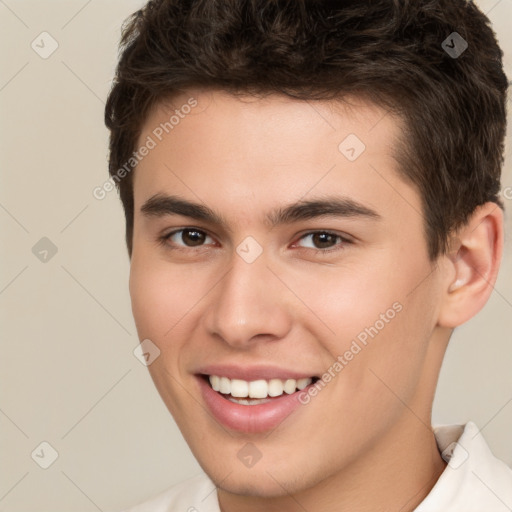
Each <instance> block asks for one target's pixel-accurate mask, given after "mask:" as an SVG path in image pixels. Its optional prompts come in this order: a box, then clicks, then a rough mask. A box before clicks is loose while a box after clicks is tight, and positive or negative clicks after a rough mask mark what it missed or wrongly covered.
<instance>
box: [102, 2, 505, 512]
mask: <svg viewBox="0 0 512 512" xmlns="http://www.w3.org/2000/svg"><path fill="white" fill-rule="evenodd" d="M501 58H502V53H501V51H500V49H499V47H498V45H497V43H496V40H495V37H494V34H493V31H492V29H491V28H490V26H489V23H488V20H487V18H485V16H484V15H483V14H482V13H481V12H480V11H479V10H478V9H477V7H476V6H475V5H474V4H472V3H471V2H469V3H468V2H466V1H464V0H455V1H454V0H449V1H448V0H417V1H414V2H411V1H407V0H376V1H372V2H366V1H365V2H361V1H346V2H334V1H306V0H301V1H298V0H293V1H269V0H267V1H263V0H259V1H258V0H253V1H251V2H240V1H233V0H229V1H226V0H223V1H220V0H219V1H217V0H208V1H206V0H203V1H189V2H183V1H177V0H158V1H156V0H155V1H150V2H148V3H147V4H146V5H145V6H144V7H143V8H142V9H141V10H140V11H138V12H137V13H135V14H134V15H133V16H132V17H131V18H130V20H129V21H128V23H127V24H126V26H125V28H124V34H123V39H122V54H121V57H120V61H119V65H118V69H117V73H116V79H115V82H114V85H113V88H112V90H111V93H110V95H109V98H108V102H107V106H106V113H105V120H106V124H107V126H108V128H109V129H110V130H111V139H110V163H109V169H110V174H111V178H112V181H113V182H115V183H116V185H117V186H118V187H119V191H120V196H121V199H122V202H123V206H124V211H125V214H126V241H127V245H128V252H129V255H130V258H131V273H130V294H131V299H132V307H133V313H134V318H135V322H136V326H137V331H138V334H139V338H140V340H141V342H142V344H143V351H144V353H145V354H146V357H147V362H148V368H149V371H150V373H151V377H152V378H153V381H154V383H155V385H156V387H157V389H158V391H159V393H160V395H161V397H162V399H163V400H164V402H165V404H166V405H167V407H168V409H169V411H170V412H171V414H172V415H173V417H174V419H175V421H176V423H177V425H178V426H179V428H180V430H181V432H182V434H183V436H184V438H185V439H186V441H187V443H188V445H189V446H190V449H191V451H192V452H193V454H194V456H195V457H196V458H197V460H198V462H199V464H200V465H201V467H202V468H203V470H204V474H201V475H199V476H198V477H196V478H193V479H190V480H188V481H186V482H184V483H183V484H180V485H177V486H175V487H173V488H171V489H170V490H168V491H166V492H164V493H163V494H161V495H160V496H158V497H156V498H155V499H153V500H151V501H149V502H147V503H145V504H142V505H140V506H139V507H136V508H135V509H133V510H134V511H139V512H143V511H144V512H145V511H164V510H165V511H168V510H189V511H194V510H198V511H201V512H204V511H210V512H217V511H220V510H222V511H223V512H235V511H251V512H253V511H254V512H256V511H274V510H275V511H278V510H279V511H282V510H286V511H304V510H306V511H310V512H313V511H322V512H330V511H335V510H336V511H339V510H350V511H352V512H363V511H372V512H375V511H384V510H386V511H388V510H393V511H401V512H405V511H412V510H415V511H417V512H427V511H429V512H430V511H441V510H442V511H452V510H453V511H464V512H470V511H475V512H476V511H479V512H482V511H486V512H488V511H505V510H510V509H511V508H512V470H510V468H508V467H507V466H506V465H505V464H504V463H503V462H502V461H500V460H498V459H496V458H495V457H494V456H493V455H492V453H491V452H490V450H489V448H488V447H487V445H486V443H485V440H484V439H483V437H482V435H481V434H480V433H479V431H478V428H477V427H476V425H475V424H474V423H472V422H468V423H467V424H466V425H462V426H457V425H455V426H446V425H445V426H438V427H432V426H431V410H432V402H433V398H434V393H435V388H436V383H437V379H438V375H439V370H440V367H441V363H442V360H443V356H444V353H445V350H446V347H447V344H448V341H449V338H450V336H451V334H452V332H453V329H454V328H455V327H457V326H459V325H461V324H462V323H464V322H466V321H467V320H469V319H470V318H472V317H473V316H474V315H475V314H476V313H477V312H478V311H479V310H480V309H481V308H482V307H483V306H484V304H485V303H486V301H487V299H488V298H489V295H490V294H491V292H492V286H493V284H494V283H495V281H496V276H497V273H498V269H499V265H500V260H501V254H502V246H503V211H502V204H501V202H500V199H499V191H500V172H501V166H502V163H503V139H504V135H505V128H506V116H505V102H506V91H507V80H506V77H505V75H504V73H503V69H502V62H501Z"/></svg>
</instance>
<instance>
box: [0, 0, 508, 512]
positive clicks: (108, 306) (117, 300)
mask: <svg viewBox="0 0 512 512" xmlns="http://www.w3.org/2000/svg"><path fill="white" fill-rule="evenodd" d="M478 3H479V5H480V6H481V7H482V9H483V10H484V11H485V12H490V17H491V19H492V21H493V23H494V26H495V29H496V31H497V33H498V36H499V39H500V42H501V44H502V46H503V48H504V50H505V52H506V63H507V73H508V75H509V77H512V30H510V28H511V27H510V20H511V19H512V0H501V1H497V0H481V1H480V2H478ZM141 4H142V2H141V1H135V0H115V1H114V0H112V1H105V0H89V1H86V0H80V1H74V0H73V1H60V2H58V1H23V0H17V1H16V0H0V32H1V33H2V35H3V41H4V43H3V46H1V47H0V59H1V75H0V130H1V137H0V140H1V142H0V144H1V148H0V169H1V184H0V225H1V229H2V233H3V236H2V240H3V243H2V245H1V258H2V264H1V267H0V307H1V311H2V313H1V315H2V316H1V320H2V348H1V354H2V355H1V357H0V371H1V379H2V386H1V393H0V447H1V461H2V463H1V465H0V467H1V469H0V512H2V511H3V512H20V511H24V512H28V511H40V512H44V511H51V512H64V511H66V512H70V511H95V510H103V511H107V510H112V511H115V510H120V509H122V508H124V507H127V506H128V505H130V504H134V503H136V502H138V501H141V500H143V499H146V498H148V497H149V496H151V495H154V494H156V493H157V492H160V491H161V490H163V489H165V488H167V487H169V486H170V485H172V484H174V483H175V482H178V481H180V480H182V479H184V478H186V477H188V476H191V475H193V474H195V473H197V472H198V471H199V470H200V468H199V465H198V464H197V462H196V461H195V460H194V458H193V457H192V455H191V453H190V452H189V450H188V447H187V445H186V444H185V442H184V441H183V440H182V438H181V435H180V433H179V431H178V429H177V427H176V426H175V424H174V422H173V420H172V418H171V416H170V415H169V414H168V412H167V410H166V408H165V406H164V405H163V403H162V402H161V400H160V397H159V396H158V394H157V392H156V390H155V389H154V388H153V384H152V382H151V380H150V378H149V375H148V373H147V369H146V368H145V367H144V366H143V365H142V364H141V363H140V362H139V361H138V360H137V359H136V358H135V357H134V355H133V350H134V348H135V347H136V345H137V343H138V339H137V334H136V331H135V327H134V323H133V320H132V316H131V310H130V303H129V296H128V271H129V262H128V257H127V254H126V250H125V245H124V238H123V236H124V219H123V216H122V211H121V205H120V202H119V200H118V197H117V194H116V193H115V192H111V193H110V194H109V195H108V196H107V197H106V198H105V199H104V200H103V201H99V200H96V199H95V198H94V197H93V196H92V190H93V188H94V187H95V186H98V185H101V184H102V183H103V182H104V181H105V179H106V178H107V167H106V163H107V160H106V159H107V136H108V133H107V130H106V128H105V127H104V125H103V108H104V101H105V98H106V95H107V92H108V90H109V87H110V82H111V79H112V76H113V71H114V66H115V62H116V53H117V42H118V38H119V34H120V26H121V22H122V21H123V19H124V18H125V17H126V16H127V15H128V14H129V13H131V12H132V11H134V10H135V9H136V8H137V7H138V6H139V5H141ZM43 31H47V32H48V33H49V34H51V36H52V37H53V38H54V39H55V40H56V41H57V43H58V45H59V46H58V49H57V50H56V51H55V53H53V54H52V55H51V56H50V57H48V58H47V59H43V58H41V57H40V56H39V54H37V53H36V52H35V51H34V50H33V49H32V48H31V43H32V41H34V40H36V43H37V41H40V38H39V39H38V38H37V37H38V36H39V34H41V32H43ZM45 37H47V36H45ZM45 41H46V43H45V48H46V50H48V49H49V48H51V46H50V40H49V39H46V40H45ZM42 50H43V49H40V51H42ZM509 107H510V102H509ZM510 147H511V146H510V136H509V138H508V141H507V154H508V156H507V165H506V172H505V176H504V180H503V188H505V187H511V186H512V173H511V162H512V155H510ZM508 197H509V198H510V197H512V193H509V195H508ZM505 202H506V204H507V207H508V213H507V216H508V221H507V223H508V224H507V235H508V236H507V241H506V251H505V262H504V265H503V267H502V270H501V274H500V277H499V280H498V283H497V285H496V289H495V291H494V292H493V294H492V297H491V300H490V302H489V304H488V305H487V306H486V308H485V309H484V311H483V312H482V313H481V314H480V315H479V316H478V317H477V318H475V319H474V320H472V321H470V322H469V323H467V324H466V325H464V326H463V327H461V328H460V329H459V330H458V332H457V333H456V334H455V336H454V337H453V338H452V341H451V345H450V347H449V350H448V354H447V356H446V360H445V363H444V366H443V368H442V373H441V378H440V383H439V388H438V393H437V397H436V401H435V404H434V405H435V407H434V423H465V422H466V421H468V420H469V419H471V420H473V421H475V423H476V424H477V425H478V426H479V427H480V428H481V429H483V434H484V436H485V438H486V439H487V441H488V443H489V444H490V446H491V448H492V449H493V451H494V452H495V454H496V455H498V456H499V457H500V458H502V459H503V460H505V461H506V462H507V463H508V464H511V465H512V439H511V436H510V432H511V431H512V429H511V426H512V372H511V370H510V366H511V361H512V344H511V339H512V336H511V330H512V286H511V283H512V242H511V239H510V234H511V229H510V218H511V213H510V212H511V211H512V199H508V200H506V201H505ZM43 237H47V238H49V239H50V240H51V242H52V243H53V244H54V245H55V246H56V248H57V253H56V254H55V255H54V256H52V255H51V253H49V254H48V256H47V259H48V261H47V262H42V261H40V260H39V259H38V258H37V257H36V255H34V254H33V252H32V248H33V246H34V245H35V244H36V243H38V241H39V240H40V239H41V238H43ZM42 243H44V242H42ZM40 250H41V249H40ZM36 252H37V251H36ZM43 441H46V442H48V443H49V444H50V445H51V446H52V447H53V448H54V449H55V450H56V452H58V458H57V459H56V461H55V462H54V463H53V464H52V465H51V466H50V467H49V468H48V469H42V468H41V467H39V465H38V464H36V462H35V460H38V461H39V462H40V463H44V461H49V460H50V459H49V457H50V452H51V450H50V449H49V448H45V447H44V446H43V447H42V448H41V447H39V445H40V443H41V442H43ZM41 449H42V450H43V451H41ZM34 450H35V454H34V459H35V460H33V458H31V454H32V453H33V452H34ZM38 454H39V455H38ZM42 454H44V455H42ZM404 456H407V454H404ZM509 505H510V506H512V504H509Z"/></svg>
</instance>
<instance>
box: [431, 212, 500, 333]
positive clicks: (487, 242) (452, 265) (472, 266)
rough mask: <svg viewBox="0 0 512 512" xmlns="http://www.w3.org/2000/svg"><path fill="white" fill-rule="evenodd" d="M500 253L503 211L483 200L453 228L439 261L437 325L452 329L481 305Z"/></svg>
mask: <svg viewBox="0 0 512 512" xmlns="http://www.w3.org/2000/svg"><path fill="white" fill-rule="evenodd" d="M502 252H503V211H502V209H501V208H500V207H499V205H497V204H496V203H492V202H489V203H485V204H483V205H481V206H479V207H478V208H477V209H476V210H475V211H474V212H473V214H472V215H471V217H470V219H469V221H468V223H467V224H466V225H464V226H463V227H462V228H460V229H459V230H457V232H456V233H455V234H454V236H453V239H452V241H451V247H450V250H449V253H448V254H446V255H444V256H442V257H441V259H442V260H443V267H444V272H443V276H444V277H443V290H442V291H443V295H442V304H441V308H440V312H439V317H438V325H439V326H441V327H448V328H452V329H453V328H455V327H457V326H459V325H461V324H463V323H464V322H466V321H468V320H469V319H470V318H472V317H473V316H475V315H476V314H477V313H478V312H479V311H480V310H481V309H482V308H483V307H484V305H485V303H486V302H487V300H488V299H489V296H490V295H491V292H492V290H493V287H494V284H495V283H496V278H497V277H498V271H499V267H500V263H501V257H502Z"/></svg>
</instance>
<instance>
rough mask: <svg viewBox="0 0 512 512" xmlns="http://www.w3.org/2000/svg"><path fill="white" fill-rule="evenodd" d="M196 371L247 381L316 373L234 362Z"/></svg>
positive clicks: (305, 376) (297, 376)
mask: <svg viewBox="0 0 512 512" xmlns="http://www.w3.org/2000/svg"><path fill="white" fill-rule="evenodd" d="M195 373H198V374H203V375H218V376H219V377H227V378H228V379H241V380H246V381H249V382H250V381H253V380H260V379H263V380H270V379H282V380H286V379H295V380H298V379H303V378H308V377H315V374H314V373H308V372H301V371H297V370H289V369H286V368H279V367H277V366H270V365H251V366H241V365H233V364H211V365H206V366H201V367H200V368H198V369H197V371H196V372H195Z"/></svg>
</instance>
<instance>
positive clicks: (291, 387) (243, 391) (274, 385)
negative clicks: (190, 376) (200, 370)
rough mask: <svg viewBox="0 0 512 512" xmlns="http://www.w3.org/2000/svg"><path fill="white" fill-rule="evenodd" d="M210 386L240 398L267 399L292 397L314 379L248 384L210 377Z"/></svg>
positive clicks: (262, 381) (215, 376)
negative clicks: (269, 397) (286, 395)
mask: <svg viewBox="0 0 512 512" xmlns="http://www.w3.org/2000/svg"><path fill="white" fill-rule="evenodd" d="M209 379H210V384H211V385H212V388H213V389H214V390H215V391H220V392H221V393H223V394H226V395H229V394H231V396H235V397H239V398H245V397H250V398H267V396H272V397H274V396H280V395H282V394H283V392H284V393H287V394H289V395H291V394H292V393H295V391H296V390H297V389H299V390H300V389H304V388H305V387H306V386H309V385H310V384H311V383H312V382H313V379H312V378H311V377H305V378H303V379H298V380H295V379H286V380H281V379H270V380H268V381H267V380H263V379H261V380H253V381H251V382H248V381H246V380H241V379H228V378H227V377H219V376H218V375H210V376H209Z"/></svg>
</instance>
